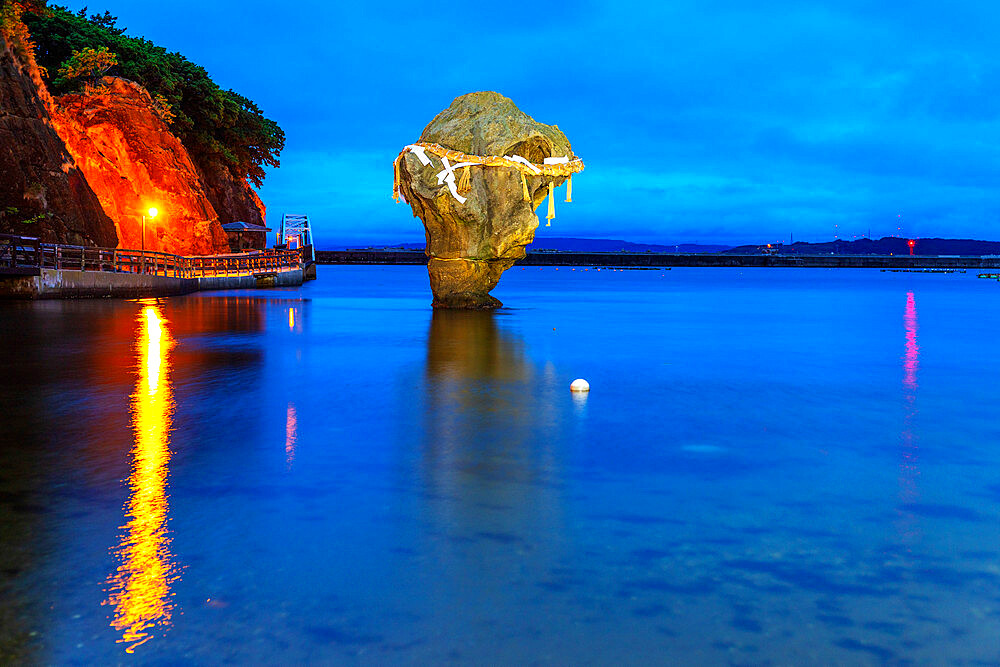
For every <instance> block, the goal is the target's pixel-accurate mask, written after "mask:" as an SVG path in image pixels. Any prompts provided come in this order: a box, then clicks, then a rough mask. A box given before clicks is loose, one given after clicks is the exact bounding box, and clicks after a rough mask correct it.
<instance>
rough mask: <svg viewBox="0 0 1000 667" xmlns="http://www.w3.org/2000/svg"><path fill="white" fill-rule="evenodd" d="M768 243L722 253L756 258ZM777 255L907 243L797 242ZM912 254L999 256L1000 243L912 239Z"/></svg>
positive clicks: (897, 247)
mask: <svg viewBox="0 0 1000 667" xmlns="http://www.w3.org/2000/svg"><path fill="white" fill-rule="evenodd" d="M766 248H767V244H760V245H742V246H738V247H736V248H729V249H728V250H725V251H724V253H725V254H731V255H757V254H760V253H762V252H764V251H765V249H766ZM774 250H775V251H777V254H779V255H831V254H832V255H909V254H910V247H909V240H908V239H904V238H898V237H895V236H886V237H883V238H881V239H877V240H874V239H858V240H856V241H830V242H827V243H804V242H801V241H800V242H798V243H793V244H791V245H782V244H780V243H779V244H776V245H775V246H774ZM913 254H914V255H1000V241H977V240H974V239H937V238H934V239H914V245H913Z"/></svg>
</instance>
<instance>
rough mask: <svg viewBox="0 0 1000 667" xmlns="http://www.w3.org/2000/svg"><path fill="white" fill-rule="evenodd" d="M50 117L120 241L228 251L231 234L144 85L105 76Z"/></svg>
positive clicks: (186, 251)
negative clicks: (151, 215)
mask: <svg viewBox="0 0 1000 667" xmlns="http://www.w3.org/2000/svg"><path fill="white" fill-rule="evenodd" d="M52 120H53V123H54V125H55V128H56V130H57V131H58V132H59V135H60V136H61V137H62V138H63V139H64V141H65V142H66V146H67V148H68V150H69V152H70V153H71V154H72V155H73V157H74V158H75V159H76V163H77V164H78V165H79V167H80V170H81V171H82V172H83V174H84V175H85V176H86V179H87V181H88V182H89V183H90V185H91V187H93V189H94V191H95V192H96V193H97V196H98V198H99V199H100V202H101V204H102V205H103V207H104V211H105V212H106V213H107V214H108V215H109V216H110V217H111V218H112V220H114V223H115V227H116V229H117V232H118V240H119V246H120V247H123V248H140V247H142V245H143V240H142V217H143V215H144V214H145V212H146V211H148V210H149V208H150V207H155V208H157V209H158V210H159V212H160V213H159V215H158V216H157V217H156V218H155V220H150V219H147V220H146V231H145V248H146V249H147V250H161V251H164V252H170V253H174V254H178V255H206V254H211V253H215V252H228V249H229V244H228V241H227V239H226V234H225V232H224V231H223V229H222V226H221V224H220V222H219V216H218V215H217V214H216V210H215V208H214V207H213V206H212V204H211V202H210V201H209V197H208V194H207V192H206V190H205V187H204V185H203V184H202V181H201V179H200V178H199V175H198V172H197V169H196V168H195V166H194V163H193V162H192V161H191V158H190V156H189V155H188V153H187V151H186V150H185V148H184V146H183V145H182V144H181V142H180V140H179V139H178V138H177V137H175V136H174V135H173V134H172V133H171V132H170V129H169V127H168V126H167V124H166V123H165V122H164V121H163V120H161V119H160V117H159V116H157V115H156V113H155V112H154V111H153V100H152V98H151V97H150V95H149V93H148V92H146V90H145V89H144V88H143V87H142V86H140V85H138V84H136V83H132V82H130V81H125V80H124V79H118V78H112V77H106V78H105V79H104V80H103V81H102V86H101V87H100V88H97V89H95V91H94V92H91V93H88V94H79V95H65V96H63V97H61V98H59V99H58V100H57V108H55V109H53V111H52Z"/></svg>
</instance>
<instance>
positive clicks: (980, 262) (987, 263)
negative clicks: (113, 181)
mask: <svg viewBox="0 0 1000 667" xmlns="http://www.w3.org/2000/svg"><path fill="white" fill-rule="evenodd" d="M316 263H317V264H404V265H405V264H410V265H413V264H427V256H426V255H424V253H423V252H422V251H413V250H317V251H316ZM517 264H518V265H520V266H616V267H637V268H638V267H657V268H659V267H736V268H755V267H760V268H764V267H798V268H830V269H1000V256H993V255H991V256H974V255H961V256H958V255H956V256H938V255H914V256H910V255H727V254H688V253H627V252H625V253H618V252H529V253H528V254H527V256H526V257H524V259H521V260H518V262H517Z"/></svg>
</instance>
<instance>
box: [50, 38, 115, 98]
mask: <svg viewBox="0 0 1000 667" xmlns="http://www.w3.org/2000/svg"><path fill="white" fill-rule="evenodd" d="M117 64H118V56H116V55H115V54H113V53H111V52H110V51H108V48H107V47H106V46H102V47H101V48H99V49H92V48H90V47H89V46H88V47H86V48H83V49H80V50H79V51H74V52H73V55H72V56H70V58H69V60H67V61H66V62H64V63H63V64H62V66H61V67H60V68H59V71H58V72H57V73H56V75H57V76H58V77H59V78H57V79H56V80H55V81H53V82H52V84H53V85H54V86H56V87H59V88H65V87H69V86H72V85H73V83H74V82H75V81H84V82H85V83H89V84H90V85H92V86H94V85H97V82H98V80H99V79H100V78H101V77H102V76H104V75H105V74H107V72H108V70H110V69H111V68H112V67H114V66H115V65H117Z"/></svg>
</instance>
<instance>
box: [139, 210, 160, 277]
mask: <svg viewBox="0 0 1000 667" xmlns="http://www.w3.org/2000/svg"><path fill="white" fill-rule="evenodd" d="M158 213H159V211H157V210H156V207H155V206H151V207H150V209H149V210H148V211H146V214H147V215H149V219H150V220H152V219H153V218H155V217H156V215H157V214H158ZM142 272H143V273H146V216H145V215H144V216H142Z"/></svg>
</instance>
